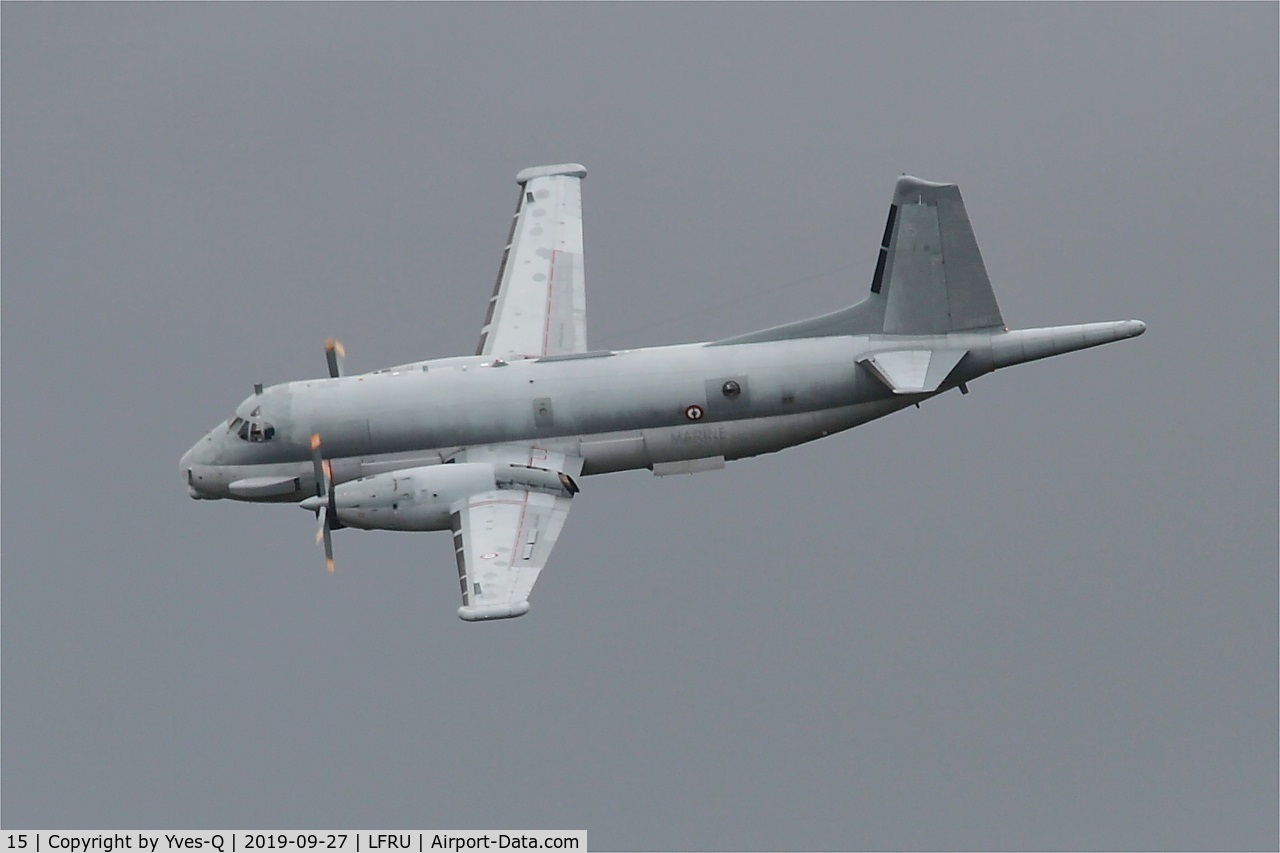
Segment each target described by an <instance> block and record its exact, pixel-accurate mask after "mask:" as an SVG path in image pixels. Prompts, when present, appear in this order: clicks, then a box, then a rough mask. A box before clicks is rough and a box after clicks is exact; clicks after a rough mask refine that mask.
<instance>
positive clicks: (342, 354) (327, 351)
mask: <svg viewBox="0 0 1280 853" xmlns="http://www.w3.org/2000/svg"><path fill="white" fill-rule="evenodd" d="M324 357H325V360H326V361H328V362H329V376H331V377H333V378H334V379H337V378H338V377H339V376H341V375H342V367H343V364H344V363H345V362H346V359H347V351H346V349H345V348H344V347H343V346H342V341H339V340H337V339H335V338H329V339H328V340H327V341H325V342H324Z"/></svg>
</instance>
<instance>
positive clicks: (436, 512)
mask: <svg viewBox="0 0 1280 853" xmlns="http://www.w3.org/2000/svg"><path fill="white" fill-rule="evenodd" d="M497 489H529V490H532V491H540V492H549V493H551V494H557V495H563V496H565V497H571V496H572V495H573V494H574V493H576V492H577V491H578V486H577V484H576V483H574V481H573V479H572V478H571V477H569V476H568V475H567V474H562V473H560V472H558V471H549V470H547V469H545V468H533V467H529V466H524V465H493V464H491V463H488V462H459V463H455V464H445V465H426V466H422V467H418V468H405V469H403V470H400V471H388V472H387V473H385V474H375V475H373V476H371V477H361V478H360V479H358V480H351V481H349V482H346V483H341V484H339V485H337V486H335V487H334V490H333V501H334V504H335V505H336V508H337V513H338V520H339V521H341V522H342V523H343V524H344V525H346V526H347V527H357V528H362V529H364V530H448V529H449V527H450V522H449V517H450V516H451V515H452V514H453V512H454V508H455V507H456V505H457V504H458V503H460V502H461V501H464V500H466V499H467V498H469V497H471V496H472V495H476V494H480V493H482V492H492V491H495V490H497Z"/></svg>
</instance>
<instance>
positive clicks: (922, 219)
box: [871, 175, 1004, 335]
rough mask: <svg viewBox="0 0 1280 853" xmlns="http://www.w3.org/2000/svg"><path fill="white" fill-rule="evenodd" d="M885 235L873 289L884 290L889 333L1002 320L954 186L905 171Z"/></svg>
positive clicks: (953, 329)
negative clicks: (914, 175)
mask: <svg viewBox="0 0 1280 853" xmlns="http://www.w3.org/2000/svg"><path fill="white" fill-rule="evenodd" d="M885 235H886V238H887V239H886V240H885V241H884V243H883V244H882V246H881V249H880V254H881V257H880V260H879V261H878V262H877V264H876V276H875V279H874V280H873V281H872V285H871V290H872V292H873V293H883V294H884V295H885V309H884V332H885V333H886V334H890V335H929V334H944V333H946V332H959V331H964V330H966V329H983V328H991V327H993V326H1003V325H1004V319H1003V318H1002V317H1001V316H1000V307H999V306H998V305H997V304H996V297H995V294H994V293H993V292H992V290H991V281H990V280H989V279H988V278H987V269H986V267H985V266H984V265H983V263H982V254H981V253H980V252H979V251H978V242H977V240H975V239H974V236H973V228H972V226H970V225H969V216H968V214H966V213H965V209H964V199H962V198H961V197H960V189H959V187H957V186H956V185H955V184H935V183H931V182H929V181H922V180H920V179H919V178H912V177H909V176H906V175H904V176H902V177H901V178H899V179H898V183H897V185H896V186H895V187H894V194H893V206H892V207H891V208H890V209H889V222H888V225H887V227H886V228H885Z"/></svg>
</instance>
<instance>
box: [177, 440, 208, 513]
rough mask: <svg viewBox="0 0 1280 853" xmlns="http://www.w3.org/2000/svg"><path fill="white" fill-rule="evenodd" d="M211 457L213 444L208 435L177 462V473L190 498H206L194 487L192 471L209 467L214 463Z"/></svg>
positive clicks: (194, 481) (194, 480)
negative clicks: (201, 467)
mask: <svg viewBox="0 0 1280 853" xmlns="http://www.w3.org/2000/svg"><path fill="white" fill-rule="evenodd" d="M213 457H214V442H213V434H212V433H210V434H209V435H206V436H205V437H204V438H202V439H200V440H199V441H197V442H196V443H195V444H194V445H192V446H191V449H190V450H188V451H187V452H186V453H184V454H182V458H181V459H179V460H178V473H179V474H180V475H181V476H182V482H183V483H184V484H186V487H187V491H188V492H189V493H190V495H191V497H193V498H204V497H207V495H205V494H204V493H203V492H202V491H201V490H200V489H198V488H197V487H196V477H194V476H193V473H192V469H193V468H198V467H200V466H205V465H211V464H212V463H213V461H214V460H213Z"/></svg>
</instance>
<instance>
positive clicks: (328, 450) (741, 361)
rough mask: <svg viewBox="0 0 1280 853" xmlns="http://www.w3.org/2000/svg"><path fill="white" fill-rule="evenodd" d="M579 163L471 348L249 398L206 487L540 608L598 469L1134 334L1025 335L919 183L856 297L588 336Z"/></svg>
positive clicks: (547, 189)
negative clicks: (446, 553) (770, 322)
mask: <svg viewBox="0 0 1280 853" xmlns="http://www.w3.org/2000/svg"><path fill="white" fill-rule="evenodd" d="M586 174H587V173H586V169H585V168H583V167H582V166H581V165H578V164H576V163H568V164H562V165H554V166H537V167H534V168H530V169H525V170H523V171H521V172H520V173H519V174H518V175H516V183H517V184H518V185H519V187H520V189H519V197H518V199H517V203H516V211H515V215H514V216H513V217H512V218H511V226H510V231H509V233H508V235H507V240H506V245H505V247H504V248H503V250H502V261H501V263H500V265H499V267H498V277H497V282H496V284H495V286H494V289H493V295H492V296H491V297H490V299H489V303H488V307H487V310H486V313H485V318H484V323H483V325H482V326H481V328H480V341H479V344H478V345H477V346H476V351H475V355H468V356H461V357H456V358H443V359H435V360H430V361H417V362H413V363H410V364H401V365H397V366H395V367H389V368H386V369H383V370H377V371H374V372H372V373H363V374H359V375H347V374H346V373H344V370H343V366H344V353H343V349H342V346H341V344H339V343H337V342H335V341H333V340H330V341H329V342H327V343H326V346H325V351H326V355H327V360H328V367H329V371H328V373H329V375H328V376H327V377H324V378H320V379H305V380H302V381H298V382H286V383H283V384H280V385H273V386H271V387H267V388H264V387H263V386H262V385H255V386H254V389H253V394H252V395H250V396H249V398H248V399H246V400H245V401H244V402H243V403H241V404H240V405H239V406H238V407H237V408H236V410H235V413H234V414H233V415H232V416H231V417H230V418H228V419H227V420H225V421H223V422H222V423H220V424H219V425H218V426H216V427H214V428H213V429H212V430H211V431H210V432H209V434H208V435H206V436H205V437H204V438H202V439H200V441H198V442H196V444H195V446H194V447H192V448H191V449H190V450H189V451H187V453H186V454H185V455H184V456H183V457H182V461H181V474H182V477H183V479H184V481H185V483H186V485H187V488H188V490H189V492H190V495H191V497H193V498H199V499H219V498H226V499H231V500H240V501H260V502H272V503H279V502H293V503H297V504H298V505H299V506H301V507H302V508H303V509H305V510H308V511H310V512H314V513H315V515H316V517H317V519H318V523H319V530H318V532H317V534H316V538H317V540H318V541H320V542H323V543H324V554H325V561H326V564H327V565H328V568H329V571H333V568H334V560H333V543H332V538H331V532H332V531H334V530H337V529H339V528H344V527H354V528H360V529H364V530H448V531H451V532H452V537H453V539H452V541H453V550H454V553H455V556H456V561H457V568H458V589H459V592H460V593H461V596H462V606H461V607H460V608H459V609H458V616H459V617H461V618H462V619H464V620H467V621H481V620H491V619H508V618H511V617H515V616H521V615H523V614H524V613H526V612H527V611H528V610H529V594H530V592H531V591H532V589H533V585H534V581H536V580H537V578H538V573H539V572H540V571H541V570H542V568H543V567H544V566H545V565H546V564H547V559H548V558H549V557H550V555H551V549H552V548H553V547H554V546H555V543H556V540H557V538H558V537H559V536H560V531H561V529H562V527H563V526H564V522H565V518H566V516H568V514H569V509H570V508H571V507H572V506H573V502H574V500H576V499H577V495H578V492H579V488H578V483H579V480H580V479H581V478H582V477H586V476H589V475H591V474H604V473H607V472H612V471H625V470H630V469H641V468H644V469H648V470H651V471H652V472H653V473H654V474H656V475H659V476H661V475H668V474H682V473H694V472H699V471H708V470H712V469H717V468H723V467H724V465H725V463H726V462H727V461H731V460H735V459H744V458H746V457H749V456H757V455H759V454H762V453H772V452H775V451H778V450H782V449H784V448H787V447H791V446H793V445H797V444H802V443H804V442H808V441H813V440H815V439H818V438H822V437H824V436H829V435H832V434H834V433H837V432H841V431H842V430H847V429H850V428H852V427H856V426H858V425H860V424H864V423H867V422H868V421H872V420H875V419H876V418H881V417H884V416H885V415H888V414H891V413H893V412H896V411H898V410H899V409H903V408H906V407H908V406H911V405H915V404H919V403H921V402H923V401H924V400H927V399H929V398H931V397H935V396H937V395H938V394H941V393H943V392H945V391H948V390H951V389H953V388H957V389H959V390H960V392H961V393H968V383H969V382H972V381H973V380H975V379H977V378H978V377H980V376H983V375H985V374H987V373H991V372H992V371H995V370H999V369H1000V368H1003V367H1009V366H1011V365H1014V364H1022V363H1023V362H1027V361H1034V360H1036V359H1041V358H1047V357H1049V356H1054V355H1059V354H1062V353H1067V352H1071V351H1074V350H1079V349H1085V348H1087V347H1093V346H1098V345H1100V344H1106V343H1110V342H1112V341H1118V340H1122V339H1124V338H1132V337H1135V336H1137V335H1140V334H1142V333H1143V331H1145V330H1146V326H1145V325H1144V324H1143V323H1142V322H1141V321H1139V320H1118V321H1114V322H1105V323H1087V324H1083V325H1073V326H1052V327H1048V328H1036V329H1022V330H1016V331H1011V330H1009V329H1008V327H1007V326H1006V325H1005V322H1004V318H1003V317H1002V316H1001V313H1000V308H999V307H998V306H997V304H996V299H995V295H994V293H993V292H992V289H991V283H990V281H989V280H988V278H987V272H986V268H985V267H984V265H983V262H982V256H981V255H980V254H979V252H978V245H977V242H976V241H975V239H974V235H973V229H972V227H971V226H970V224H969V217H968V214H967V213H966V212H965V206H964V201H963V200H962V198H961V196H960V190H959V189H958V188H957V187H956V186H955V185H954V184H944V183H932V182H929V181H923V180H920V179H918V178H913V177H907V176H903V177H901V178H899V179H898V181H897V184H896V186H895V187H894V194H893V202H892V204H891V205H890V206H889V217H888V222H887V223H886V224H885V228H884V236H883V238H882V239H881V241H880V252H879V257H878V259H877V261H876V267H875V273H874V274H873V275H872V278H871V292H870V294H868V295H867V296H866V298H865V299H863V300H862V301H861V302H858V303H857V304H854V305H851V306H849V307H847V308H843V309H841V310H838V311H835V312H833V313H830V314H826V315H823V316H820V317H814V318H811V319H807V320H800V321H798V322H792V323H787V324H784V325H780V326H775V327H773V328H769V329H764V330H761V331H756V332H751V333H749V334H744V335H738V336H736V337H731V338H726V339H724V340H715V341H704V342H701V343H693V344H683V345H678V346H663V347H652V348H646V349H635V350H599V349H597V350H593V349H590V348H588V346H587V312H586V297H585V293H586V290H585V282H586V279H585V275H584V269H585V268H584V265H583V245H582V180H583V179H584V178H585V177H586Z"/></svg>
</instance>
